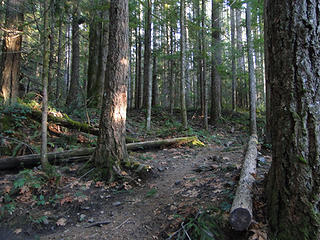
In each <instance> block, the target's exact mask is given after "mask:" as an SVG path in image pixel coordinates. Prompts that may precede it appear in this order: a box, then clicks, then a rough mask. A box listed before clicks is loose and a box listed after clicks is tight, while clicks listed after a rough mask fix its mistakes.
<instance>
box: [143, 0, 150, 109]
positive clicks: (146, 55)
mask: <svg viewBox="0 0 320 240" xmlns="http://www.w3.org/2000/svg"><path fill="white" fill-rule="evenodd" d="M146 1H147V4H146V5H147V8H146V13H145V33H144V64H143V82H144V86H143V106H144V107H147V104H148V98H149V97H148V94H149V87H148V86H149V82H150V79H149V78H150V71H151V67H150V66H151V11H152V3H151V0H146Z"/></svg>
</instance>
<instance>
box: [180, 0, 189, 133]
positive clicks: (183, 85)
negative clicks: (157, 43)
mask: <svg viewBox="0 0 320 240" xmlns="http://www.w3.org/2000/svg"><path fill="white" fill-rule="evenodd" d="M180 28H181V38H180V47H181V50H180V61H181V63H180V64H181V69H180V71H181V79H180V81H181V84H180V86H181V91H180V92H181V94H180V106H181V118H182V125H183V127H184V128H185V129H186V128H187V127H188V120H187V106H186V65H185V54H186V53H185V49H186V46H185V1H184V0H182V1H181V2H180Z"/></svg>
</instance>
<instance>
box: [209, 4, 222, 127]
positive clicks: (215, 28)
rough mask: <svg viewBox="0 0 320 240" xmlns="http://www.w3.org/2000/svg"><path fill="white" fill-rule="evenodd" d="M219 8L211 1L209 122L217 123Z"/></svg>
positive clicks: (219, 110)
mask: <svg viewBox="0 0 320 240" xmlns="http://www.w3.org/2000/svg"><path fill="white" fill-rule="evenodd" d="M220 8H221V4H220V3H219V2H218V1H217V0H213V1H212V46H213V47H214V52H213V53H212V72H211V122H212V123H213V124H217V122H218V120H219V118H220V116H221V76H220V73H219V70H218V68H219V66H220V65H221V37H220V31H221V27H220V21H221V20H220Z"/></svg>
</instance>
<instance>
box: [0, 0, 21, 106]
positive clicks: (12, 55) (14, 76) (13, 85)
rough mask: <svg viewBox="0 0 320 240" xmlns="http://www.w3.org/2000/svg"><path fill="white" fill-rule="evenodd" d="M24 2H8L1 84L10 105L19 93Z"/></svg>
mask: <svg viewBox="0 0 320 240" xmlns="http://www.w3.org/2000/svg"><path fill="white" fill-rule="evenodd" d="M23 3H24V0H9V1H7V2H6V5H7V8H6V22H5V28H4V38H3V49H2V52H3V54H2V66H1V67H2V69H1V79H0V84H1V92H2V93H1V94H2V96H3V97H4V101H5V103H6V104H9V105H10V104H14V103H15V102H16V101H17V98H18V93H19V75H20V59H21V44H22V23H23V8H22V7H23Z"/></svg>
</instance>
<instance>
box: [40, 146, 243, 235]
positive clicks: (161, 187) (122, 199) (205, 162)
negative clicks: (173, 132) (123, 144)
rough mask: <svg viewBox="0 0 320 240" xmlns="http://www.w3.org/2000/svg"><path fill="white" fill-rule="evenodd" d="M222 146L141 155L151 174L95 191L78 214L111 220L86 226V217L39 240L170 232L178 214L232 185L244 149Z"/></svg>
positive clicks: (217, 199)
mask: <svg viewBox="0 0 320 240" xmlns="http://www.w3.org/2000/svg"><path fill="white" fill-rule="evenodd" d="M221 150H223V147H221V146H220V147H218V146H217V145H209V146H207V147H204V148H189V147H181V148H171V149H163V150H159V151H153V152H146V153H144V154H143V158H144V160H145V163H146V164H150V165H151V166H153V168H154V171H155V172H156V176H155V177H153V178H151V179H147V181H146V182H145V183H142V184H141V186H138V187H134V188H132V189H131V190H128V191H124V192H123V191H122V192H117V193H110V192H108V191H105V192H104V191H101V192H100V193H99V192H97V193H96V194H95V195H96V196H95V198H96V201H93V202H92V203H91V204H90V205H89V206H88V207H87V208H82V209H88V210H81V209H80V210H79V211H78V212H77V214H85V215H86V217H87V218H88V219H90V218H93V219H91V220H93V221H94V222H102V221H106V220H110V222H111V223H110V224H106V225H102V226H101V227H97V226H94V227H90V228H85V226H88V225H90V223H88V222H87V221H84V222H81V223H79V222H74V223H72V222H70V223H68V224H67V225H66V228H65V229H64V230H62V231H61V230H60V231H58V232H55V233H53V234H50V235H46V236H42V237H41V239H43V240H44V239H52V240H53V239H80V238H81V239H97V240H98V239H113V240H117V239H119V240H120V239H121V240H125V239H130V240H132V239H163V238H164V235H166V234H168V233H167V232H164V230H165V229H168V226H170V224H171V223H174V222H175V221H176V218H177V216H181V217H184V216H187V215H188V214H190V212H191V211H199V210H200V209H201V208H206V207H208V206H210V205H216V204H217V203H219V202H221V201H220V200H221V199H222V198H224V197H225V196H223V195H225V194H226V193H228V192H226V190H228V189H230V191H231V190H232V189H233V185H234V184H233V179H232V178H233V177H234V174H237V172H238V170H239V167H240V162H241V157H242V148H241V147H239V146H238V147H237V148H236V150H235V151H233V152H221ZM194 169H198V171H197V172H196V171H194ZM92 197H93V196H92ZM227 204H228V203H227ZM65 217H67V218H68V216H65ZM173 225H174V224H172V227H174V226H173ZM169 229H170V227H169ZM161 232H162V233H161Z"/></svg>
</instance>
